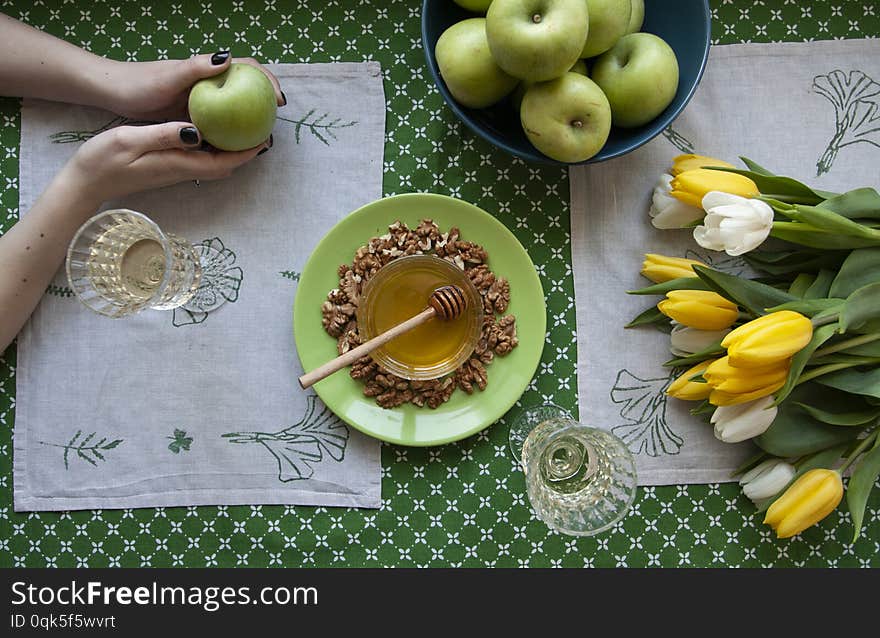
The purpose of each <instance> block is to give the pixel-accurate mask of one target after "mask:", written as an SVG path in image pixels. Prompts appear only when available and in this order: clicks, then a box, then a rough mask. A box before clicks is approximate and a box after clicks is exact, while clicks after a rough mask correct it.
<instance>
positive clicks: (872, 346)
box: [843, 340, 880, 357]
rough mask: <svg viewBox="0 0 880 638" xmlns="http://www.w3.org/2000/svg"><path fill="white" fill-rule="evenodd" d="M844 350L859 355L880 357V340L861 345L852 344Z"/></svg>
mask: <svg viewBox="0 0 880 638" xmlns="http://www.w3.org/2000/svg"><path fill="white" fill-rule="evenodd" d="M843 352H846V353H847V354H853V355H856V356H859V357H880V340H877V341H872V342H871V343H863V344H862V345H859V346H851V347H849V348H847V349H846V350H844V351H843Z"/></svg>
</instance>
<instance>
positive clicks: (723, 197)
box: [694, 191, 773, 257]
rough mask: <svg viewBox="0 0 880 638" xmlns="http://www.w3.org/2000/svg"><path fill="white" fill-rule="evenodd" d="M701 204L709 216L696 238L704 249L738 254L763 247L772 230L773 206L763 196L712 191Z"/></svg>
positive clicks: (698, 229)
mask: <svg viewBox="0 0 880 638" xmlns="http://www.w3.org/2000/svg"><path fill="white" fill-rule="evenodd" d="M702 204H703V208H704V209H706V217H705V218H704V219H703V225H702V226H697V227H696V228H694V239H695V240H696V241H697V243H698V244H699V245H700V246H702V247H703V248H708V249H709V250H723V251H724V252H726V253H727V254H728V255H731V256H733V257H735V256H737V255H742V254H743V253H747V252H749V251H750V250H754V249H755V248H757V247H758V246H760V245H761V244H762V243H764V240H765V239H767V237H768V236H769V235H770V231H771V230H773V209H772V208H770V206H768V205H767V204H766V203H764V202H762V201H761V200H760V199H747V198H745V197H740V196H739V195H731V194H730V193H722V192H721V191H710V192H708V193H706V194H705V195H704V196H703V201H702Z"/></svg>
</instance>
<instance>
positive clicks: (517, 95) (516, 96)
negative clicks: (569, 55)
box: [510, 60, 590, 111]
mask: <svg viewBox="0 0 880 638" xmlns="http://www.w3.org/2000/svg"><path fill="white" fill-rule="evenodd" d="M568 71H569V72H570V73H580V74H581V75H583V76H584V77H589V76H590V74H589V73H587V63H586V62H584V61H583V60H578V61H577V62H575V63H574V66H573V67H571V68H570V69H569V70H568ZM533 84H534V82H529V81H527V80H523V81H522V82H520V83H519V84H517V85H516V88H515V89H514V90H513V93H511V95H510V101H511V102H512V103H513V108H515V109H516V110H517V111H519V107H520V105H521V104H522V99H523V96H524V95H525V94H526V91H528V90H529V87H530V86H532V85H533Z"/></svg>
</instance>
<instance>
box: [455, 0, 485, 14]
mask: <svg viewBox="0 0 880 638" xmlns="http://www.w3.org/2000/svg"><path fill="white" fill-rule="evenodd" d="M455 4H457V5H458V6H460V7H461V8H462V9H467V10H468V11H474V12H475V13H486V11H487V10H488V9H489V5H490V4H492V0H455Z"/></svg>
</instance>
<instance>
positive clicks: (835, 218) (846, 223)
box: [774, 204, 880, 243]
mask: <svg viewBox="0 0 880 638" xmlns="http://www.w3.org/2000/svg"><path fill="white" fill-rule="evenodd" d="M774 210H776V211H777V212H779V213H782V214H783V215H785V216H786V217H789V218H791V219H793V220H794V221H797V222H802V223H804V224H809V225H810V226H812V227H813V228H817V229H819V230H824V231H826V232H829V233H836V234H839V235H845V236H847V237H856V238H859V239H866V240H873V241H875V242H877V243H880V231H878V230H877V229H875V228H869V227H867V226H864V225H862V224H859V223H858V222H855V221H853V220H851V219H849V218H847V217H844V216H843V215H838V214H837V213H835V212H833V211H830V210H827V209H825V208H821V207H819V206H804V205H801V204H798V205H795V206H791V207H789V206H780V207H778V208H776V207H774Z"/></svg>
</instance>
